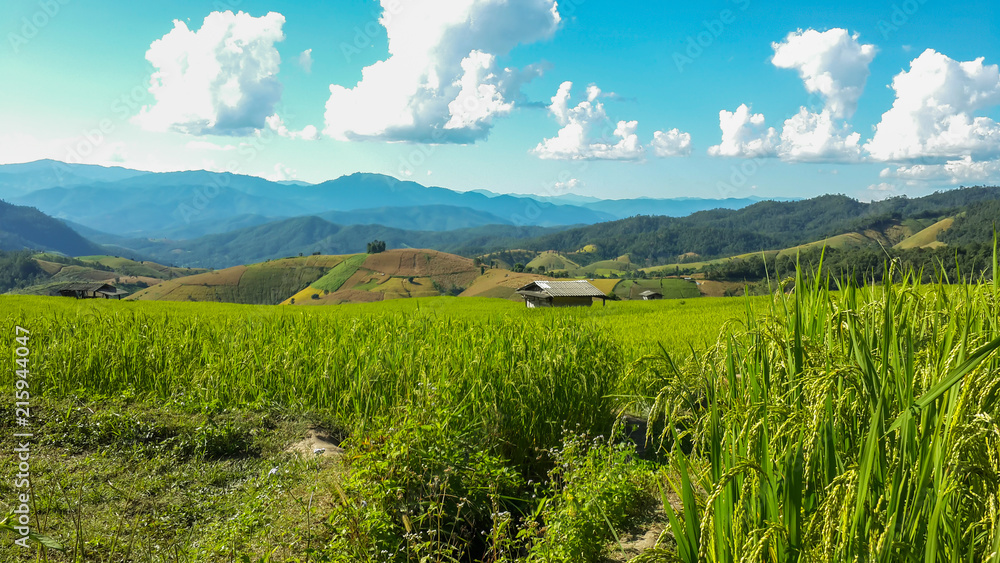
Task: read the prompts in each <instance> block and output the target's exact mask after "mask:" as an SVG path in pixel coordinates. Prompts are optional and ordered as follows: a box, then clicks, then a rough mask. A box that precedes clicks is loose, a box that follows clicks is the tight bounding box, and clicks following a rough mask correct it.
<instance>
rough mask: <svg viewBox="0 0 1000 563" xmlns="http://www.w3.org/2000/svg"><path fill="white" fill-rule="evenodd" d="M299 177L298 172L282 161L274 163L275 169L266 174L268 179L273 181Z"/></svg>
mask: <svg viewBox="0 0 1000 563" xmlns="http://www.w3.org/2000/svg"><path fill="white" fill-rule="evenodd" d="M297 177H298V173H297V172H296V171H295V170H293V169H291V168H289V167H287V166H285V165H284V164H282V163H280V162H279V163H277V164H275V165H274V171H273V172H271V173H270V174H268V175H267V176H265V178H266V179H268V180H270V181H272V182H284V181H286V180H294V179H295V178H297Z"/></svg>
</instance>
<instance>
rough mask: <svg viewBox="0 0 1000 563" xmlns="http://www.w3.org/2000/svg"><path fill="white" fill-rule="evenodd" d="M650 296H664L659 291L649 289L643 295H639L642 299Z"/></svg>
mask: <svg viewBox="0 0 1000 563" xmlns="http://www.w3.org/2000/svg"><path fill="white" fill-rule="evenodd" d="M650 295H660V296H662V295H663V294H662V293H660V292H659V291H653V290H652V289H647V290H646V291H643V292H642V293H640V294H639V296H640V297H649V296H650Z"/></svg>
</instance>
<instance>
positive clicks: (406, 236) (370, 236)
mask: <svg viewBox="0 0 1000 563" xmlns="http://www.w3.org/2000/svg"><path fill="white" fill-rule="evenodd" d="M558 230H559V229H558V228H554V227H553V228H545V227H517V226H513V225H491V226H486V227H474V228H469V229H459V230H454V231H443V232H435V231H407V230H403V229H394V228H390V227H384V226H381V225H348V226H342V225H335V224H333V223H330V222H328V221H325V220H323V219H321V218H319V217H296V218H293V219H285V220H281V221H274V222H271V223H266V224H264V225H257V226H253V227H247V228H243V229H238V230H235V231H230V232H227V233H222V234H216V235H208V236H204V237H199V238H195V239H190V240H159V239H152V240H151V239H130V240H124V241H121V242H120V243H119V244H122V245H125V246H127V247H128V248H131V249H133V250H134V251H136V252H138V253H141V254H142V255H144V256H149V257H150V258H152V259H154V260H158V261H160V262H165V263H169V264H182V265H185V266H192V267H214V268H224V267H230V266H234V265H237V264H249V263H254V262H260V261H263V260H269V259H275V258H280V257H283V256H295V255H298V254H299V253H302V254H312V253H314V252H319V253H321V254H327V255H340V254H352V253H356V252H359V251H362V250H364V249H365V246H366V244H367V243H369V242H371V241H373V240H382V241H385V242H386V245H387V247H388V248H432V249H436V250H439V251H443V252H448V251H454V250H455V249H457V248H459V247H466V248H467V247H477V248H481V247H493V246H500V245H504V244H510V243H512V241H516V240H520V239H523V238H528V237H532V236H538V235H539V234H543V233H552V232H556V231H558Z"/></svg>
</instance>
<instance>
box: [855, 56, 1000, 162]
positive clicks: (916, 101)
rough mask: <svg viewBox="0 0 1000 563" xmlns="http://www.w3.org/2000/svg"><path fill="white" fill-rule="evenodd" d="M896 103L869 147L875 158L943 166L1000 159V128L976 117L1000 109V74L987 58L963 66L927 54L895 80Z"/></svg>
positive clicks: (878, 127)
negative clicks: (962, 160)
mask: <svg viewBox="0 0 1000 563" xmlns="http://www.w3.org/2000/svg"><path fill="white" fill-rule="evenodd" d="M892 88H893V90H895V91H896V100H895V101H894V102H893V104H892V108H890V109H889V111H887V112H885V113H884V114H882V120H881V121H880V122H879V124H878V125H877V126H876V129H875V135H874V136H873V137H872V139H871V141H869V142H868V143H867V144H866V145H865V148H866V149H867V150H868V152H869V153H871V156H872V158H874V159H876V160H883V161H907V160H912V159H917V158H933V159H940V160H941V161H944V160H948V159H956V158H964V157H972V158H973V159H974V160H984V159H990V158H993V157H996V156H997V155H998V154H1000V125H998V124H997V122H996V121H994V120H992V119H990V118H988V117H974V116H973V115H972V114H973V113H974V112H975V111H977V110H981V109H983V108H986V107H990V106H994V105H997V104H1000V73H998V69H997V65H995V64H994V65H984V64H983V58H982V57H980V58H978V59H975V60H973V61H966V62H959V61H956V60H954V59H951V58H949V57H947V56H945V55H943V54H941V53H938V52H937V51H934V50H933V49H927V50H926V51H924V52H923V53H922V54H921V55H920V56H919V57H917V58H916V59H913V60H912V61H911V62H910V69H909V70H908V71H903V72H901V73H899V74H897V75H896V76H895V77H894V78H893V79H892Z"/></svg>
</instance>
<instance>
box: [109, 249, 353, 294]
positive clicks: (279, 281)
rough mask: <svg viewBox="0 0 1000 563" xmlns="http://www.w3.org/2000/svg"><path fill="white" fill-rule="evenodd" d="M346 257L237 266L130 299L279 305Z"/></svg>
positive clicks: (172, 282)
mask: <svg viewBox="0 0 1000 563" xmlns="http://www.w3.org/2000/svg"><path fill="white" fill-rule="evenodd" d="M345 258H346V257H344V256H304V257H298V258H284V259H280V260H269V261H267V262H262V263H259V264H252V265H250V266H234V267H232V268H226V269H223V270H216V271H212V272H205V273H201V274H196V275H193V276H185V277H181V278H176V279H172V280H168V281H165V282H163V283H161V284H158V285H156V286H153V287H150V288H148V289H145V290H143V291H140V292H138V293H135V294H134V295H131V296H129V297H128V299H132V300H143V301H212V302H220V303H242V304H253V305H276V304H278V303H280V302H281V301H282V300H284V299H285V298H286V297H287V296H288V295H292V294H294V293H296V292H297V291H300V290H301V289H303V288H304V287H306V286H308V285H309V284H310V283H312V282H314V281H316V280H318V279H320V278H321V277H323V276H324V275H325V274H326V273H327V272H329V271H330V270H331V269H332V268H334V267H335V266H337V265H338V264H340V263H341V262H343V261H344V259H345Z"/></svg>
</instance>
